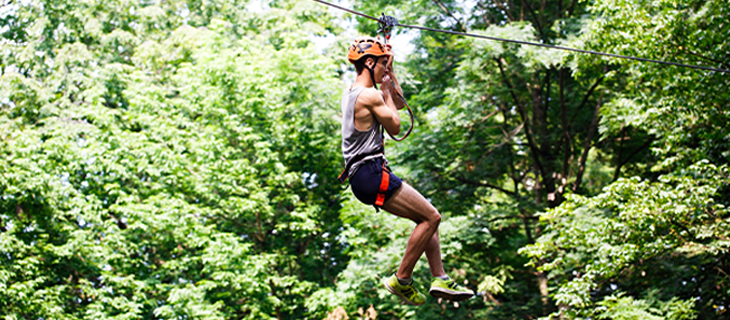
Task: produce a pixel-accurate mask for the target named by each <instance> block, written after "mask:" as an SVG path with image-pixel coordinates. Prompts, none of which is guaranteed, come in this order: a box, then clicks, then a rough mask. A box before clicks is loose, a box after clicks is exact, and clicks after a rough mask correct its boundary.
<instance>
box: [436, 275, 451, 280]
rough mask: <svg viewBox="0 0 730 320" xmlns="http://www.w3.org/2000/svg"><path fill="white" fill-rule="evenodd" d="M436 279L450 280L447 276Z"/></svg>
mask: <svg viewBox="0 0 730 320" xmlns="http://www.w3.org/2000/svg"><path fill="white" fill-rule="evenodd" d="M436 278H439V279H441V280H444V281H446V280H449V276H447V275H443V276H440V277H436Z"/></svg>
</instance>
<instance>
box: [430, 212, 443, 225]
mask: <svg viewBox="0 0 730 320" xmlns="http://www.w3.org/2000/svg"><path fill="white" fill-rule="evenodd" d="M428 223H430V224H432V225H434V226H436V227H438V226H439V224H441V214H440V213H439V212H438V211H437V210H436V209H435V208H434V209H432V211H431V212H430V213H429V215H428Z"/></svg>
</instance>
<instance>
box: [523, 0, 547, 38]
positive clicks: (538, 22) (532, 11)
mask: <svg viewBox="0 0 730 320" xmlns="http://www.w3.org/2000/svg"><path fill="white" fill-rule="evenodd" d="M525 5H527V10H529V11H530V15H532V18H533V19H535V24H537V32H538V33H540V39H543V40H545V35H544V34H543V33H542V25H541V24H540V20H538V19H537V15H536V14H535V10H532V6H531V5H530V1H529V0H525Z"/></svg>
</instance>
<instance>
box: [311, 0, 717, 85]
mask: <svg viewBox="0 0 730 320" xmlns="http://www.w3.org/2000/svg"><path fill="white" fill-rule="evenodd" d="M313 1H316V2H319V3H321V4H324V5H328V6H330V7H333V8H337V9H340V10H343V11H346V12H349V13H352V14H356V15H359V16H361V17H365V18H368V19H371V20H375V21H378V22H379V23H385V22H384V21H382V20H381V19H378V18H376V17H373V16H369V15H367V14H364V13H360V12H357V11H353V10H350V9H347V8H343V7H340V6H338V5H335V4H331V3H329V2H326V1H322V0H313ZM396 26H398V27H403V28H411V29H418V30H424V31H433V32H441V33H448V34H454V35H460V36H467V37H473V38H480V39H487V40H493V41H502V42H510V43H517V44H525V45H530V46H537V47H543V48H548V49H556V50H565V51H573V52H579V53H587V54H595V55H600V56H606V57H613V58H621V59H629V60H636V61H643V62H653V63H660V64H665V65H672V66H677V67H685V68H692V69H701V70H708V71H715V72H724V73H730V70H725V69H718V68H712V67H703V66H697V65H691V64H684V63H677V62H668V61H662V60H654V59H646V58H639V57H633V56H626V55H620V54H613V53H605V52H599V51H592V50H583V49H575V48H570V47H563V46H555V45H549V44H544V43H535V42H528V41H519V40H512V39H504V38H497V37H490V36H485V35H481V34H473V33H466V32H458V31H449V30H441V29H434V28H427V27H421V26H412V25H407V24H402V23H397V24H396Z"/></svg>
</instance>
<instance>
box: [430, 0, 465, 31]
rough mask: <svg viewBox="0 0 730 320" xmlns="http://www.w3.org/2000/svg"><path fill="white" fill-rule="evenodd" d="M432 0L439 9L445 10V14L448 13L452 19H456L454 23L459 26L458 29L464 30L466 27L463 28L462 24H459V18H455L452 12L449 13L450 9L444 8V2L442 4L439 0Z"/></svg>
mask: <svg viewBox="0 0 730 320" xmlns="http://www.w3.org/2000/svg"><path fill="white" fill-rule="evenodd" d="M433 2H434V3H435V4H437V5H438V6H439V7H441V10H444V11H446V14H447V15H448V16H449V17H451V18H452V19H454V20H456V24H457V25H458V26H459V30H461V31H462V32H466V28H464V25H463V24H461V21H459V19H457V18H456V17H455V16H454V14H453V13H451V11H449V8H446V6H444V4H443V3H441V1H439V0H433Z"/></svg>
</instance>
